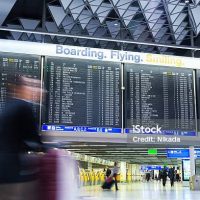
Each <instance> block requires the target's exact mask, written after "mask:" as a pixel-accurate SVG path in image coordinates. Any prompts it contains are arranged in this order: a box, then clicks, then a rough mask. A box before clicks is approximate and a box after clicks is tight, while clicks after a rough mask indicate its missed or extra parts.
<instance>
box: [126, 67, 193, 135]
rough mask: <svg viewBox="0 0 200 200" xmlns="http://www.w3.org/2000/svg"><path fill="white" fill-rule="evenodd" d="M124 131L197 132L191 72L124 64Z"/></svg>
mask: <svg viewBox="0 0 200 200" xmlns="http://www.w3.org/2000/svg"><path fill="white" fill-rule="evenodd" d="M125 75H126V78H125V80H126V100H125V102H126V108H125V112H126V113H125V116H126V120H125V125H126V128H127V129H125V132H126V133H149V134H153V133H155V134H169V135H189V136H192V135H196V132H195V111H194V92H193V71H192V70H191V69H183V68H182V69H180V68H172V67H158V66H149V65H146V66H145V65H131V64H127V65H125Z"/></svg>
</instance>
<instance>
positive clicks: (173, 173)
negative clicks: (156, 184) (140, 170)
mask: <svg viewBox="0 0 200 200" xmlns="http://www.w3.org/2000/svg"><path fill="white" fill-rule="evenodd" d="M151 176H152V175H151V173H150V172H149V171H147V172H146V174H145V180H146V181H147V182H149V181H150V179H151ZM168 178H169V180H170V185H171V187H173V186H174V182H180V181H181V177H180V174H179V173H178V171H177V170H175V167H171V168H167V167H166V166H164V168H163V169H162V170H159V173H158V174H156V175H155V177H154V176H153V177H152V179H155V180H156V181H161V180H162V184H163V186H165V185H166V182H167V179H168Z"/></svg>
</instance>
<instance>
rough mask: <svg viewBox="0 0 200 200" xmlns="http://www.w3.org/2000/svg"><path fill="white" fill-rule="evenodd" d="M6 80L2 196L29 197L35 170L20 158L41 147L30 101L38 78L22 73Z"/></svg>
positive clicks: (0, 129)
mask: <svg viewBox="0 0 200 200" xmlns="http://www.w3.org/2000/svg"><path fill="white" fill-rule="evenodd" d="M9 81H10V82H9V84H8V85H9V92H10V98H9V100H8V101H7V102H6V106H5V109H4V111H3V112H2V114H1V116H0V194H1V200H7V199H13V200H15V199H20V200H23V199H29V200H30V199H31V200H32V199H35V198H34V192H33V191H34V189H33V187H32V186H33V185H34V184H32V183H33V181H35V180H36V177H37V174H36V172H35V170H34V169H32V170H28V169H26V167H25V166H24V164H25V163H24V162H22V159H21V158H22V157H23V156H22V155H24V153H25V152H27V151H33V150H40V149H42V143H41V140H40V136H39V133H38V126H37V123H36V118H35V116H34V113H33V110H32V104H33V102H32V101H31V100H32V98H33V95H34V97H35V100H38V99H39V94H40V89H39V87H38V86H39V82H37V81H34V80H33V79H30V78H27V77H23V76H21V75H14V76H12V78H11V79H10V80H9ZM26 162H27V161H26ZM28 193H29V194H28Z"/></svg>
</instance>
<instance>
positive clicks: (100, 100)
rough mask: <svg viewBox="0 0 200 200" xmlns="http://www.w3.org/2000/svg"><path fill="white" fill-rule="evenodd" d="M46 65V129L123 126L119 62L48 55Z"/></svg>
mask: <svg viewBox="0 0 200 200" xmlns="http://www.w3.org/2000/svg"><path fill="white" fill-rule="evenodd" d="M46 65H47V66H46V68H45V69H46V73H45V74H46V77H45V82H46V88H47V90H48V94H47V98H46V102H47V108H46V116H45V119H46V120H45V122H44V125H43V130H45V129H47V130H52V128H53V129H54V130H61V131H68V130H72V129H73V130H72V131H77V130H79V131H87V130H90V128H89V127H96V128H95V131H94V132H98V130H99V129H98V127H112V128H121V106H120V104H121V91H120V88H121V84H120V80H121V78H120V70H121V68H120V64H118V63H111V62H101V61H88V60H75V59H64V58H52V57H49V58H47V59H46ZM45 124H46V125H45ZM47 124H51V125H52V124H53V126H47ZM54 125H62V126H54ZM64 125H66V126H64ZM70 126H71V127H73V128H70ZM105 130H107V129H105ZM105 132H106V131H105Z"/></svg>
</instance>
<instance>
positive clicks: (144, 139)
mask: <svg viewBox="0 0 200 200" xmlns="http://www.w3.org/2000/svg"><path fill="white" fill-rule="evenodd" d="M180 142H181V138H180V137H176V136H174V137H165V136H157V137H153V136H147V137H139V136H134V137H133V143H180Z"/></svg>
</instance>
